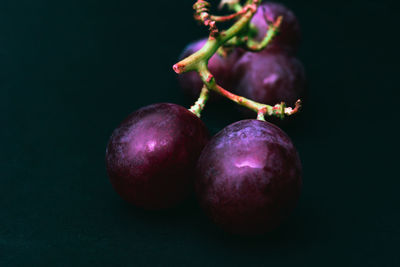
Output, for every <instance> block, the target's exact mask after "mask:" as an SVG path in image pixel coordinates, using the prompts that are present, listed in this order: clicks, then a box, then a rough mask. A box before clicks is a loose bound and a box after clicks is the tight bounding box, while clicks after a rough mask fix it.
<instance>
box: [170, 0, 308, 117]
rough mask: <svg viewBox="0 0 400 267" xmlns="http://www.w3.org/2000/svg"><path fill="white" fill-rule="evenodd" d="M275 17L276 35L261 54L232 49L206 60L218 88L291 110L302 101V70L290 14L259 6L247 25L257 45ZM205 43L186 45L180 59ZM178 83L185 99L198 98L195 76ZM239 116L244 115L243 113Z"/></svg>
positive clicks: (296, 27) (276, 6) (297, 31)
mask: <svg viewBox="0 0 400 267" xmlns="http://www.w3.org/2000/svg"><path fill="white" fill-rule="evenodd" d="M279 16H283V21H282V24H281V26H280V30H279V33H278V35H277V36H276V37H275V38H274V39H273V40H272V42H271V43H270V44H268V46H267V47H266V48H265V49H264V50H262V51H260V52H250V51H244V49H242V48H236V49H234V50H233V51H231V52H230V53H229V54H228V55H227V56H226V57H222V56H220V55H218V54H215V55H214V56H213V57H212V58H211V59H210V60H209V65H208V66H209V69H210V71H211V73H213V75H214V77H215V79H216V81H217V82H218V83H219V84H220V85H221V86H222V87H224V88H225V89H227V90H229V91H231V92H233V93H236V94H238V95H241V96H244V97H246V98H249V99H252V100H254V101H257V102H260V103H264V104H268V105H274V104H276V103H279V102H281V101H284V102H285V103H286V104H287V105H289V106H291V105H294V104H295V102H296V100H297V99H300V98H303V97H304V93H305V74H304V68H303V65H302V63H301V62H300V61H299V60H298V59H297V58H296V57H295V53H296V52H297V50H298V48H299V45H300V27H299V23H298V21H297V18H296V17H295V15H294V14H293V12H292V11H290V10H289V9H288V8H286V7H285V6H283V5H281V4H278V3H270V2H266V3H263V4H261V5H260V7H259V8H258V10H257V12H256V13H255V15H254V16H253V18H252V20H251V22H250V23H251V25H252V27H254V28H255V29H256V32H255V34H254V39H255V40H257V41H260V40H261V39H262V38H263V36H265V34H266V32H267V31H268V28H269V27H270V26H269V23H270V22H273V21H275V20H276V19H277V18H278V17H279ZM205 41H206V39H202V40H200V41H196V42H193V43H191V44H189V45H188V46H187V47H186V48H185V49H184V51H183V52H182V54H181V58H183V57H186V56H188V55H190V54H193V53H194V52H196V51H198V50H199V49H200V48H201V47H202V46H203V45H204V43H205ZM178 80H179V83H180V85H181V88H182V90H183V91H184V92H185V94H186V95H189V96H191V97H198V95H199V93H200V90H201V87H202V84H203V83H202V82H201V79H200V77H199V75H198V74H197V73H195V72H189V73H185V74H182V75H179V76H178ZM242 112H243V113H245V115H248V112H247V110H244V109H243V110H242Z"/></svg>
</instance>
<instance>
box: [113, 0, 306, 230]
mask: <svg viewBox="0 0 400 267" xmlns="http://www.w3.org/2000/svg"><path fill="white" fill-rule="evenodd" d="M221 3H222V4H226V5H228V7H229V8H230V9H231V10H234V11H236V13H234V14H232V15H228V16H225V17H220V16H212V15H210V14H209V7H210V5H209V3H208V2H206V1H202V0H198V1H197V2H196V3H195V5H194V9H195V10H196V14H195V18H196V19H197V20H199V21H200V22H201V23H203V24H204V25H205V26H207V27H209V30H210V36H209V38H208V39H202V40H200V41H197V42H195V43H192V44H190V45H189V46H187V48H186V49H185V51H184V52H183V53H182V55H181V58H180V59H181V61H180V62H179V63H177V64H175V65H174V70H175V71H176V72H177V73H179V74H181V73H182V74H181V75H179V77H180V83H181V85H182V88H183V89H184V91H185V92H186V94H188V95H190V96H192V97H194V96H196V97H199V95H200V97H199V99H198V100H197V101H196V103H195V104H194V105H193V106H192V107H191V108H190V109H189V110H188V109H186V108H184V107H181V106H179V105H176V104H170V103H160V104H153V105H150V106H147V107H143V108H141V109H139V110H137V111H135V112H134V113H132V114H131V115H130V116H129V117H128V118H126V119H125V120H124V121H123V122H122V123H121V124H120V125H119V126H118V127H117V128H116V129H115V130H114V132H113V134H112V136H111V138H110V140H109V143H108V146H107V150H106V167H107V172H108V175H109V177H110V180H111V183H112V185H113V187H114V188H115V190H116V191H117V193H118V194H119V195H120V196H121V197H122V198H123V199H125V200H126V201H128V202H130V203H132V204H134V205H136V206H140V207H143V208H146V209H163V208H170V207H173V206H176V205H177V204H179V203H182V202H183V201H184V200H185V199H187V198H188V196H190V195H191V194H193V193H195V194H196V196H197V199H198V202H199V204H200V206H201V207H202V209H203V210H204V212H205V213H206V214H207V215H208V216H209V217H210V218H211V220H212V221H213V222H215V223H216V224H217V225H219V226H220V227H221V228H222V229H224V230H225V231H228V232H231V233H235V234H242V235H257V234H263V233H266V232H269V231H272V230H273V229H275V228H276V227H277V226H278V225H279V224H280V223H281V222H282V221H283V220H285V219H286V218H287V217H288V216H289V215H290V213H291V211H292V210H293V209H294V207H295V205H296V203H297V201H298V198H299V195H300V189H301V163H300V159H299V156H298V153H297V151H296V149H295V147H294V146H293V143H292V142H291V140H290V138H289V137H288V136H287V135H286V134H285V133H284V132H283V131H282V130H281V129H280V128H279V127H277V126H275V125H274V124H272V123H269V122H266V121H265V119H264V116H265V115H269V116H276V117H279V118H283V117H284V116H286V115H291V114H294V113H296V112H297V110H298V106H296V108H294V109H292V108H289V107H286V105H285V104H284V103H283V102H286V103H288V104H290V105H294V104H296V105H297V104H298V101H297V100H298V99H299V98H300V97H301V96H302V94H303V90H304V71H303V67H302V65H301V63H300V62H299V61H298V60H297V59H296V58H294V57H293V55H294V53H295V52H296V51H297V49H298V45H299V40H300V33H299V26H298V22H297V20H296V18H295V16H294V15H293V13H292V12H291V11H289V10H288V9H287V8H285V7H284V6H282V5H280V4H275V3H263V4H260V3H259V1H258V0H248V1H247V2H246V5H244V6H241V5H240V3H239V1H237V0H236V1H235V0H222V2H221ZM226 20H235V24H233V26H231V28H230V29H228V30H226V31H224V32H221V31H220V30H219V29H218V28H217V26H216V22H220V21H226ZM278 29H279V34H277V33H278ZM184 72H186V73H184ZM209 91H212V92H214V93H215V94H220V95H221V96H222V97H227V98H229V99H231V100H232V101H234V102H237V103H238V104H240V105H243V106H244V107H247V108H248V109H250V110H252V111H255V112H256V113H257V119H247V120H241V121H238V122H236V123H233V124H231V125H229V126H227V127H225V128H224V129H223V130H221V131H220V132H219V133H217V134H216V135H215V136H214V137H210V135H209V133H208V130H207V128H206V126H205V125H204V123H203V122H202V121H201V119H200V113H201V111H202V109H203V108H204V106H205V103H206V101H207V99H208V93H209ZM235 93H237V94H240V95H241V96H239V95H236V94H235ZM276 103H280V104H276ZM274 104H276V105H274ZM272 105H274V106H272Z"/></svg>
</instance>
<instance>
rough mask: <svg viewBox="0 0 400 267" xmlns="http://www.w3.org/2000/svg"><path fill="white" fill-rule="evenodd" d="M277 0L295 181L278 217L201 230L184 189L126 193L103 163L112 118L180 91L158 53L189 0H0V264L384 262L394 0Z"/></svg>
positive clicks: (390, 174) (393, 184)
mask: <svg viewBox="0 0 400 267" xmlns="http://www.w3.org/2000/svg"><path fill="white" fill-rule="evenodd" d="M282 2H283V3H285V4H286V5H287V6H288V7H290V8H291V9H292V10H293V11H294V12H295V13H296V15H297V16H298V18H299V20H300V23H301V26H302V31H303V44H302V48H301V50H300V53H299V55H298V56H299V58H300V59H301V60H302V61H303V63H304V65H305V68H306V71H307V75H308V81H309V101H308V103H307V106H306V107H305V109H304V111H303V114H302V116H300V117H299V119H298V121H297V122H296V127H292V128H289V129H287V132H288V133H289V135H290V136H291V137H292V139H293V142H294V143H295V145H296V147H297V148H298V150H299V153H300V156H301V159H302V163H303V169H304V188H303V194H302V197H301V201H300V204H299V206H298V208H297V209H296V211H295V213H294V214H293V216H292V217H291V219H290V220H289V221H288V222H287V223H285V224H284V225H282V226H281V227H280V228H279V229H278V230H277V231H275V232H274V233H272V234H270V235H268V236H265V237H262V238H256V239H244V238H238V237H233V236H229V235H226V234H223V233H221V232H220V231H218V229H215V228H214V226H213V225H212V224H211V223H209V222H208V220H207V219H206V218H205V217H204V216H203V215H202V213H201V211H200V210H199V209H198V208H197V206H196V204H195V202H188V203H187V204H185V205H184V206H183V207H180V208H178V209H175V210H173V211H167V212H146V211H142V210H139V209H136V208H134V207H131V206H129V205H128V204H126V203H124V202H123V201H122V200H121V199H120V198H119V197H118V196H117V194H116V193H115V192H114V191H113V189H112V187H111V185H110V183H109V181H108V178H107V175H106V172H105V167H104V154H105V146H106V143H107V140H108V137H109V136H110V134H111V132H112V130H113V129H114V128H115V127H116V126H117V125H118V124H119V122H120V121H122V119H123V118H124V117H126V116H127V115H128V114H129V113H131V112H132V111H134V110H135V109H137V108H139V107H142V106H145V105H148V104H151V103H155V102H173V103H178V104H182V105H185V106H188V105H189V104H190V103H189V102H187V101H185V100H184V98H183V97H182V96H181V92H180V91H179V89H178V86H177V82H176V74H175V73H174V72H173V71H172V68H171V66H172V65H173V64H174V63H175V61H176V58H177V56H178V55H179V53H180V52H181V50H182V49H183V47H184V46H185V45H186V44H187V43H188V42H190V41H192V40H195V39H198V38H200V37H202V36H205V35H206V30H205V29H204V28H203V27H199V26H198V25H197V24H196V23H195V22H194V21H193V19H192V9H191V6H192V4H193V3H194V0H193V1H188V0H185V1H184V0H179V1H127V0H124V1H122V0H116V1H100V0H98V1H94V0H80V1H78V0H72V1H66V0H58V1H50V0H47V1H46V0H36V1H22V0H18V1H17V0H15V1H11V0H9V1H1V2H0V67H1V69H0V79H1V81H0V82H1V83H0V86H1V87H0V88H1V89H0V122H1V130H0V140H1V143H0V145H1V147H0V148H1V152H0V167H1V168H0V266H28V265H29V266H46V265H47V266H72V264H74V265H76V266H81V265H82V266H127V265H131V266H224V265H226V266H314V265H315V266H338V265H339V266H399V265H400V256H399V253H398V252H399V246H400V245H399V242H400V230H399V229H400V228H399V226H400V214H399V211H400V209H399V203H400V201H399V196H398V194H399V193H398V192H399V188H400V179H399V177H400V175H399V174H398V159H399V157H398V154H397V152H398V149H397V138H398V134H397V133H396V125H397V123H398V121H399V119H398V115H399V112H398V111H397V107H396V106H397V105H398V102H399V100H400V99H399V98H398V93H397V90H398V89H399V84H398V81H399V79H398V77H399V67H398V62H399V57H398V55H397V52H398V47H399V46H398V40H397V35H398V33H399V28H398V26H399V23H398V11H399V8H398V7H397V6H395V4H394V3H395V1H386V2H384V1H378V0H376V1H361V0H357V1H333V2H327V1H282ZM213 3H215V1H214V2H213ZM214 6H215V5H214ZM223 107H224V110H221V109H220V107H219V106H218V107H216V106H215V105H213V104H210V105H209V107H208V108H207V110H206V111H205V113H204V115H203V119H204V121H205V123H206V124H207V125H208V127H209V128H210V131H211V132H212V133H216V132H217V131H218V130H220V129H222V128H223V127H224V126H226V125H228V124H229V123H231V122H234V121H236V120H237V119H238V118H237V117H236V113H235V108H234V107H233V105H230V104H225V105H223Z"/></svg>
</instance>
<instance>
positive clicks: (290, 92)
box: [234, 52, 305, 106]
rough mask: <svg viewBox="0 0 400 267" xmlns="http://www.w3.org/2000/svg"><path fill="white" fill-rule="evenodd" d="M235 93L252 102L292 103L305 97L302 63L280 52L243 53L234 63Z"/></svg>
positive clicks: (291, 104) (270, 103) (289, 104)
mask: <svg viewBox="0 0 400 267" xmlns="http://www.w3.org/2000/svg"><path fill="white" fill-rule="evenodd" d="M235 74H236V86H235V90H234V91H235V92H236V93H237V94H239V95H241V96H244V97H246V98H250V99H252V100H254V101H257V102H260V103H264V104H268V105H275V104H278V103H280V102H282V101H284V102H285V103H286V104H287V105H288V106H293V105H294V104H295V103H296V101H297V100H298V99H300V98H302V97H303V96H304V91H305V75H304V68H303V65H302V64H301V62H300V61H299V60H298V59H296V58H295V57H291V56H289V55H287V54H282V53H252V52H247V53H245V54H244V55H243V56H242V58H241V59H240V60H239V61H238V62H237V64H236V66H235Z"/></svg>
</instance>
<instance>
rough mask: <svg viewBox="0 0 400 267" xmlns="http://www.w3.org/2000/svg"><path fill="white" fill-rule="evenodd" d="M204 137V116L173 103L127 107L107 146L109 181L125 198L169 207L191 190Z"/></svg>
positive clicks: (205, 141) (148, 205)
mask: <svg viewBox="0 0 400 267" xmlns="http://www.w3.org/2000/svg"><path fill="white" fill-rule="evenodd" d="M207 141H208V132H207V129H206V127H205V126H204V124H203V122H202V121H201V120H200V119H199V118H198V117H196V116H195V115H194V114H193V113H191V112H190V111H188V110H187V109H185V108H184V107H181V106H179V105H175V104H169V103H161V104H153V105H150V106H147V107H143V108H141V109H139V110H137V111H136V112H134V113H132V114H131V115H130V116H128V118H126V119H125V120H124V121H123V122H122V123H121V125H119V126H118V128H116V129H115V130H114V132H113V134H112V136H111V138H110V140H109V143H108V147H107V151H106V167H107V172H108V175H109V177H110V180H111V183H112V185H113V187H114V189H115V190H116V191H117V193H118V194H119V195H120V196H121V197H122V198H123V199H125V200H126V201H128V202H130V203H132V204H134V205H136V206H140V207H144V208H147V209H160V208H168V207H172V206H174V205H176V204H178V203H180V202H181V201H182V200H183V199H185V198H186V197H188V196H189V195H190V193H191V192H193V189H194V188H193V181H194V170H195V165H196V161H197V159H198V157H199V155H200V152H201V150H202V149H203V147H204V146H205V144H206V143H207Z"/></svg>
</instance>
